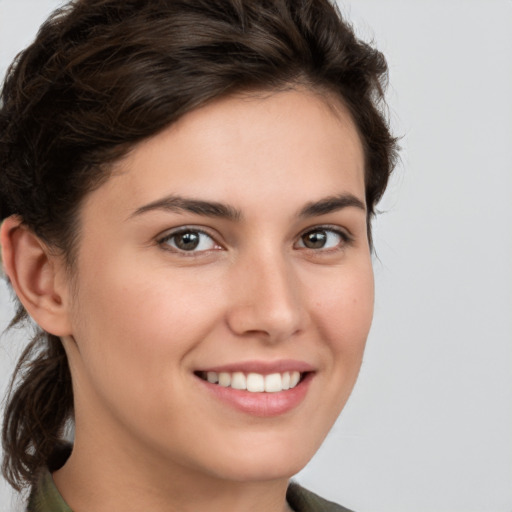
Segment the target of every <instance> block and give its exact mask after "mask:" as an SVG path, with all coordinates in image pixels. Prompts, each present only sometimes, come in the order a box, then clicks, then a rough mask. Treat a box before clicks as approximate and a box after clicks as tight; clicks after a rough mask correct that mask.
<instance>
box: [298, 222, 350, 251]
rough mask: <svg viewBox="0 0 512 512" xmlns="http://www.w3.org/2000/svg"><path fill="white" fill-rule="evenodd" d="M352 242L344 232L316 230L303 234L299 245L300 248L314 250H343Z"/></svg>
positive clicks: (331, 229) (329, 229)
mask: <svg viewBox="0 0 512 512" xmlns="http://www.w3.org/2000/svg"><path fill="white" fill-rule="evenodd" d="M349 241H350V238H349V236H348V235H347V234H346V233H344V232H343V231H339V230H337V229H333V228H325V227H320V228H315V229H311V230H309V231H307V232H306V233H303V234H302V235H301V236H300V238H299V240H298V242H297V245H298V246H299V247H300V248H305V249H312V250H326V249H336V248H341V247H342V246H343V245H345V244H346V243H348V242H349Z"/></svg>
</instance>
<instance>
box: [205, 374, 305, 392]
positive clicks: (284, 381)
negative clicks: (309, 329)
mask: <svg viewBox="0 0 512 512" xmlns="http://www.w3.org/2000/svg"><path fill="white" fill-rule="evenodd" d="M197 375H198V376H199V377H200V378H201V379H203V380H205V381H208V382H209V383H210V384H217V385H219V386H222V387H225V388H232V389H238V390H242V391H249V392H250V393H279V392H281V391H287V390H289V389H293V388H295V387H296V386H297V384H299V382H300V381H301V378H302V374H301V373H300V372H298V371H287V372H282V373H270V374H268V375H263V374H261V373H254V372H251V373H247V374H246V373H244V372H240V371H239V372H213V371H209V372H199V373H198V374H197Z"/></svg>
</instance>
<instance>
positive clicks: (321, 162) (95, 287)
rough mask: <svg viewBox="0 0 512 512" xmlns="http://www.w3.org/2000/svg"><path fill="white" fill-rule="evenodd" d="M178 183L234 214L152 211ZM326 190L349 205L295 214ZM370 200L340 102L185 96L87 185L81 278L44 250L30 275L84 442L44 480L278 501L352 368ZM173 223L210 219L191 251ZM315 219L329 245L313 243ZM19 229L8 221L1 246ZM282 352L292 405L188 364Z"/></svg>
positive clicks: (367, 284) (220, 506)
mask: <svg viewBox="0 0 512 512" xmlns="http://www.w3.org/2000/svg"><path fill="white" fill-rule="evenodd" d="M170 195H172V196H173V197H176V196H177V195H179V196H180V197H184V198H192V199H194V200H202V201H210V202H212V201H213V202H216V203H222V204H223V205H227V206H228V208H229V209H231V210H236V212H237V218H225V217H217V216H211V215H205V214H201V213H194V212H190V211H187V210H180V209H176V208H165V207H155V202H158V201H161V200H162V199H163V198H165V197H167V196H170ZM333 197H343V198H345V202H344V203H343V201H342V202H341V203H340V204H338V203H339V202H338V203H337V206H332V205H331V207H330V208H327V210H330V211H324V212H323V213H322V212H316V213H315V212H311V211H309V213H308V214H307V215H300V212H301V211H302V213H303V214H304V210H305V209H307V207H308V206H310V205H311V203H314V202H321V201H323V202H324V203H325V202H326V201H325V200H326V199H329V198H331V199H332V198H333ZM347 198H348V199H349V200H348V205H346V204H345V203H347V200H346V199H347ZM364 198H365V194H364V158H363V151H362V146H361V142H360V139H359V137H358V135H357V131H356V129H355V126H354V124H353V122H352V120H351V118H350V116H349V114H348V113H347V111H346V110H345V109H344V108H343V107H342V105H341V104H339V103H338V102H337V101H335V100H332V98H331V101H330V104H327V102H326V101H325V100H324V99H322V98H320V97H319V96H318V95H316V94H314V93H312V92H308V91H304V90H292V91H286V92H279V93H273V94H267V95H257V94H253V95H249V96H248V95H246V96H243V97H242V96H239V97H228V98H224V99H221V100H217V101H216V102H213V103H211V104H209V105H208V106H206V107H203V108H201V109H197V110H195V111H193V112H191V113H189V114H187V115H185V116H184V117H183V118H182V119H181V120H180V121H178V122H177V123H176V124H174V125H173V126H171V127H170V128H168V129H166V130H165V131H163V132H162V133H160V134H159V135H157V136H155V137H153V138H152V139H150V140H147V141H145V142H143V143H141V144H140V145H138V146H137V147H136V148H135V149H134V150H133V151H132V152H131V153H130V154H129V155H128V157H126V158H125V159H124V160H123V161H121V162H119V163H118V164H117V165H116V169H115V171H114V174H113V176H112V177H111V178H110V179H109V180H108V181H107V182H106V183H105V184H103V185H102V186H101V187H100V188H98V189H97V190H95V191H94V192H92V193H91V194H89V195H88V196H87V197H86V199H85V201H84V204H83V207H82V210H81V217H80V225H81V232H80V240H79V247H78V256H77V261H76V266H75V268H74V272H73V275H72V277H70V274H69V273H68V272H65V270H64V264H63V263H59V260H58V259H57V258H55V257H52V256H50V255H48V262H49V263H48V264H47V268H46V267H45V268H46V270H44V272H40V276H42V277H40V280H39V281H38V286H39V293H40V294H41V295H44V294H46V295H45V296H48V295H49V294H50V295H51V297H52V299H51V300H54V302H55V303H54V311H53V314H48V311H46V313H45V312H44V310H45V307H42V308H41V307H40V308H39V309H40V310H41V311H39V310H38V309H37V308H34V307H32V311H31V314H32V315H33V317H34V318H35V319H36V321H38V319H39V320H40V324H42V325H43V327H44V328H45V329H46V330H48V331H49V332H54V333H56V334H58V335H60V336H61V338H62V339H63V342H64V346H65V349H66V352H67V355H68V359H69V362H70V368H71V372H72V378H73V389H74V395H75V410H76V440H75V447H74V451H73V453H72V455H71V457H70V459H69V460H68V462H67V463H66V464H65V465H64V467H63V468H62V469H61V470H59V471H58V472H56V473H55V474H54V479H55V482H56V484H57V486H58V488H59V490H60V491H61V493H62V495H63V497H64V498H65V500H66V501H67V502H68V503H69V505H70V506H71V507H72V508H73V510H76V512H81V511H83V510H89V511H94V512H103V511H107V510H112V509H116V510H124V511H135V510H153V511H155V512H157V511H164V510H165V511H169V510H180V511H196V510H208V511H216V510H219V511H220V510H222V511H227V510H246V511H251V510H258V511H259V510H269V511H282V510H284V509H286V503H285V492H286V487H287V484H288V480H289V478H290V477H291V476H292V475H293V474H295V473H296V472H298V471H299V470H300V469H301V468H302V467H303V466H304V465H305V464H306V463H307V461H308V460H309V459H310V458H311V457H312V456H313V454H314V453H315V451H316V450H317V449H318V447H319V445H320V444H321V442H322V441H323V439H324V438H325V436H326V434H327V432H328V431H329V429H330V428H331V426H332V425H333V423H334V421H335V419H336V418H337V416H338V414H339V413H340V411H341V409H342V408H343V406H344V404H345V402H346V400H347V398H348V396H349V394H350V392H351V390H352V387H353V385H354V382H355V380H356V377H357V374H358V371H359V368H360V364H361V359H362V355H363V351H364V345H365V342H366V338H367V335H368V331H369V328H370V324H371V317H372V311H373V273H372V265H371V255H370V249H369V245H368V238H367V231H366V210H365V204H364V201H365V199H364ZM356 201H359V203H360V206H358V205H357V204H356ZM331 203H332V201H331ZM148 205H150V206H148ZM310 210H311V209H310ZM324 210H325V209H324ZM16 226H18V227H17V228H16ZM184 226H185V227H188V229H189V230H191V231H194V230H196V231H195V233H196V234H197V229H200V230H202V231H204V232H205V233H206V235H200V237H201V245H200V246H199V248H198V249H196V250H195V251H188V252H187V251H183V250H181V251H180V250H179V249H178V248H177V246H176V242H177V241H178V239H177V238H176V237H175V238H172V237H171V238H169V236H170V235H172V234H173V230H175V229H176V228H182V227H184ZM311 230H314V231H315V232H316V233H319V234H324V235H326V236H327V241H326V245H325V246H324V247H316V248H308V247H307V246H306V245H305V240H306V241H307V240H308V239H307V237H304V234H305V233H308V232H311ZM338 232H339V233H341V234H338ZM29 236H30V234H29V233H26V230H23V229H22V228H21V227H20V226H19V223H18V224H16V222H15V221H14V220H12V221H11V224H9V223H8V225H7V226H4V228H3V242H2V243H3V245H4V247H5V245H6V244H8V245H9V244H10V245H11V246H12V247H13V249H12V251H11V250H10V249H7V253H6V258H7V260H9V261H14V260H15V257H14V256H12V257H11V253H13V254H15V253H16V242H17V243H18V246H23V243H22V242H23V239H24V237H29ZM345 238H348V239H347V240H345ZM25 245H27V243H25ZM46 254H49V253H48V252H47V253H46ZM52 258H53V259H52ZM4 259H5V258H4ZM9 266H10V268H11V274H13V279H14V281H15V284H14V286H15V288H16V287H17V286H18V288H21V287H22V285H17V284H16V275H15V274H16V272H15V270H14V268H15V264H14V263H13V264H12V265H10V264H8V265H7V267H9ZM33 274H34V275H39V274H35V273H33ZM48 276H50V277H48ZM13 279H11V280H13ZM32 280H33V281H34V280H35V278H33V279H32ZM28 281H30V280H28ZM20 295H23V292H22V290H20ZM51 300H50V299H48V297H47V301H46V303H44V304H49V303H51ZM26 302H27V305H26V307H27V306H28V307H29V308H30V307H31V306H30V303H29V301H28V300H27V301H26ZM47 309H48V306H46V310H47ZM38 311H39V312H38ZM280 360H294V361H300V362H303V363H306V364H308V365H309V366H310V367H311V368H312V369H313V371H312V372H311V379H310V382H309V387H308V389H307V393H306V394H305V397H304V399H303V400H302V401H301V402H300V404H299V405H297V406H296V407H293V408H292V409H291V410H290V411H287V412H286V413H284V414H278V415H275V416H272V417H260V416H258V415H254V414H248V413H246V412H243V411H240V410H239V409H237V408H236V407H232V406H231V405H229V404H226V403H225V402H222V401H221V400H218V399H216V398H215V397H212V395H211V394H210V393H208V392H206V390H205V386H204V383H203V382H202V381H201V380H200V379H199V378H198V377H197V376H196V375H195V374H194V372H196V371H197V370H204V369H208V368H212V367H216V366H220V365H226V364H235V365H236V364H239V363H242V362H247V361H257V362H275V361H280Z"/></svg>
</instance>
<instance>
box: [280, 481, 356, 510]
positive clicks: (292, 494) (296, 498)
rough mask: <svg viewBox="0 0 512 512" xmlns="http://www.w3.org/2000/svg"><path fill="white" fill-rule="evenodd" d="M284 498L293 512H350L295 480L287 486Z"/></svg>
mask: <svg viewBox="0 0 512 512" xmlns="http://www.w3.org/2000/svg"><path fill="white" fill-rule="evenodd" d="M286 499H287V501H288V503H289V505H290V507H292V509H293V510H294V511H295V512H352V511H350V510H349V509H348V508H345V507H342V506H341V505H338V504H336V503H333V502H332V501H327V500H324V499H323V498H321V497H320V496H318V495H317V494H315V493H313V492H311V491H308V490H307V489H304V488H303V487H301V486H300V485H298V484H297V483H295V482H291V483H290V485H289V486H288V490H287V492H286Z"/></svg>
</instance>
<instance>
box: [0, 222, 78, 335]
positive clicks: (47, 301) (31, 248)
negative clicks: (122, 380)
mask: <svg viewBox="0 0 512 512" xmlns="http://www.w3.org/2000/svg"><path fill="white" fill-rule="evenodd" d="M0 244H1V246H2V261H3V266H4V270H5V273H6V274H7V276H8V278H9V280H10V282H11V285H12V287H13V288H14V291H15V292H16V295H17V296H18V298H19V300H20V301H21V303H22V304H23V306H24V307H25V309H26V310H27V312H28V314H29V315H30V316H31V317H32V319H33V320H34V321H35V322H36V323H37V324H38V325H39V326H40V327H41V328H43V329H44V330H45V331H47V332H49V333H50V334H54V335H55V336H65V335H68V334H70V332H71V323H70V314H69V313H70V312H69V290H68V283H67V278H66V268H65V265H64V261H63V258H62V257H58V256H56V255H55V254H52V252H51V251H50V250H49V248H48V246H47V245H46V244H45V243H44V242H43V241H42V240H40V239H39V238H38V237H37V236H36V235H35V234H34V233H33V232H32V231H31V230H30V229H29V228H28V227H26V226H24V225H23V223H22V222H21V219H20V218H19V217H17V216H16V215H13V216H11V217H8V218H7V219H5V220H4V222H3V224H2V227H1V228H0Z"/></svg>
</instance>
